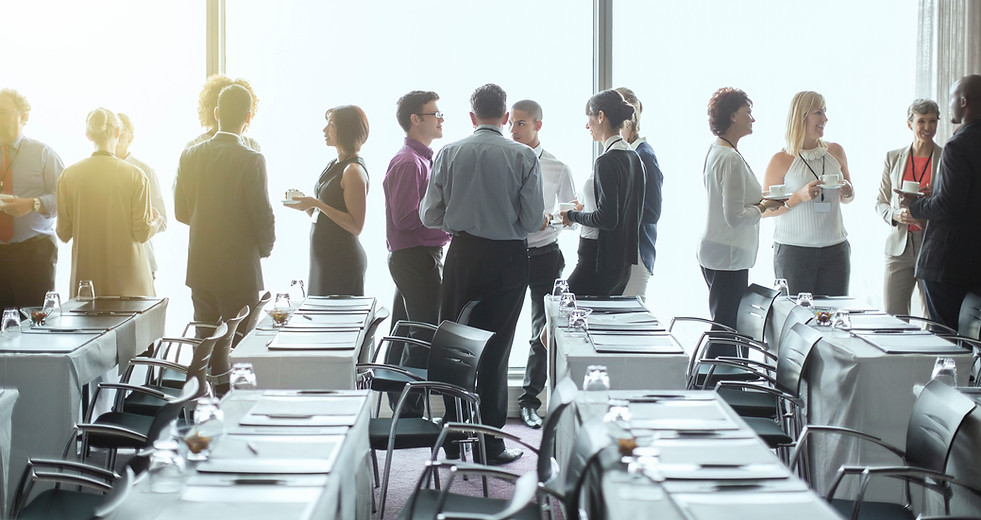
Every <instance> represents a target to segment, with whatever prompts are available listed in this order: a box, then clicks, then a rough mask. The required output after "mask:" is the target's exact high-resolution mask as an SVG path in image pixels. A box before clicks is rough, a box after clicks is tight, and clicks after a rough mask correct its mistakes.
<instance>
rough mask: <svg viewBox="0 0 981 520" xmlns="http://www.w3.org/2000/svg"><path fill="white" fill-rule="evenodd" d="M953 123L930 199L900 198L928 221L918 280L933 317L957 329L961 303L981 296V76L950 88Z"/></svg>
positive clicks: (928, 197) (951, 118) (927, 191)
mask: <svg viewBox="0 0 981 520" xmlns="http://www.w3.org/2000/svg"><path fill="white" fill-rule="evenodd" d="M950 120H951V122H953V123H954V124H962V125H963V126H961V127H960V128H958V129H957V131H956V132H954V136H953V137H951V139H950V140H949V141H947V144H946V145H945V146H944V151H943V155H942V156H941V160H940V168H939V170H938V172H937V178H936V181H935V182H934V185H933V186H932V193H931V190H930V187H928V188H927V189H926V190H924V191H925V193H926V196H925V197H922V198H916V197H914V196H908V195H904V196H902V199H901V202H900V204H901V205H904V206H908V207H909V212H910V215H912V216H913V218H915V219H918V220H926V221H928V222H927V227H926V230H925V231H924V232H923V246H922V249H921V250H920V256H919V257H918V258H917V262H916V277H917V278H919V279H922V280H923V282H924V285H925V286H926V300H927V307H928V308H929V310H930V316H931V317H932V318H934V319H936V320H938V321H940V322H941V323H943V324H944V325H947V326H948V327H951V328H954V329H956V328H957V319H958V315H959V313H960V307H961V302H962V301H963V300H964V296H965V295H966V294H967V293H968V292H969V291H973V292H981V268H979V267H978V265H979V262H981V260H979V259H981V204H979V203H978V201H981V75H977V74H975V75H971V76H965V77H963V78H961V79H960V80H958V81H957V82H956V83H954V85H953V86H952V87H951V88H950Z"/></svg>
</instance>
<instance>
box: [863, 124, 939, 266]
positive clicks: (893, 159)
mask: <svg viewBox="0 0 981 520" xmlns="http://www.w3.org/2000/svg"><path fill="white" fill-rule="evenodd" d="M942 152H943V148H942V147H940V145H938V144H936V143H934V145H933V160H932V161H930V181H931V183H933V184H936V182H937V181H936V179H937V165H938V164H940V154H941V153H942ZM908 162H909V147H908V146H906V147H904V148H898V149H896V150H892V151H891V152H889V153H887V154H886V165H885V168H883V170H882V181H881V182H880V183H879V197H878V198H876V200H875V211H876V212H877V213H878V214H879V216H880V217H882V220H885V221H886V224H889V226H890V227H891V229H890V230H889V235H887V236H886V250H885V253H886V254H887V255H889V256H899V255H902V254H903V252H904V251H906V232H907V227H908V226H907V225H906V224H900V223H899V222H896V221H895V220H893V219H892V215H893V213H894V212H896V211H899V196H898V195H896V194H895V193H893V191H892V189H893V188H899V187H901V186H902V185H903V172H904V171H905V170H906V164H907V163H908Z"/></svg>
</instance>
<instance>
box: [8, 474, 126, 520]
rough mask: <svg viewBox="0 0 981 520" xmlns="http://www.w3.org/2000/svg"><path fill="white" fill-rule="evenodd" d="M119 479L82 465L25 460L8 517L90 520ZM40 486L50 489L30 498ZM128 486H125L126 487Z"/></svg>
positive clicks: (17, 518) (35, 519) (19, 519)
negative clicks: (47, 485) (25, 463)
mask: <svg viewBox="0 0 981 520" xmlns="http://www.w3.org/2000/svg"><path fill="white" fill-rule="evenodd" d="M131 474H132V473H129V474H128V475H131ZM118 480H120V477H119V476H118V475H116V474H115V473H113V472H112V471H109V470H105V469H102V468H97V467H95V466H90V465H88V464H83V463H81V462H74V461H69V460H49V459H28V461H27V467H26V468H24V473H23V475H22V476H21V479H20V484H19V485H18V487H17V493H16V495H15V496H14V504H13V509H12V510H11V516H10V517H11V518H13V519H15V520H76V519H77V520H89V519H91V518H93V517H94V516H96V509H97V508H99V507H100V506H101V505H102V504H103V503H104V502H106V501H107V500H108V499H109V498H107V496H106V494H107V493H110V492H111V490H112V489H113V483H115V482H117V481H118ZM128 482H132V480H129V481H128ZM39 483H47V484H52V485H53V487H52V488H50V489H46V490H44V491H42V492H40V493H38V494H37V496H35V497H34V498H31V494H32V492H33V491H34V487H35V485H36V484H39ZM129 485H131V484H129V483H126V486H127V487H128V486H129Z"/></svg>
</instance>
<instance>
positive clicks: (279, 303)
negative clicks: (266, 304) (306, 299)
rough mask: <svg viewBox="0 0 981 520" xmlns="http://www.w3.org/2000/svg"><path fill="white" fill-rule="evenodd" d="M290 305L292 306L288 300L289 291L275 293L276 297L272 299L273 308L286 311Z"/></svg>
mask: <svg viewBox="0 0 981 520" xmlns="http://www.w3.org/2000/svg"><path fill="white" fill-rule="evenodd" d="M290 307H292V305H291V302H290V293H288V292H281V293H276V299H275V300H274V301H273V309H276V310H283V311H288V310H290Z"/></svg>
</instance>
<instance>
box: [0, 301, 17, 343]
mask: <svg viewBox="0 0 981 520" xmlns="http://www.w3.org/2000/svg"><path fill="white" fill-rule="evenodd" d="M0 334H3V336H5V337H13V336H17V335H19V334H20V311H19V310H17V309H14V308H7V309H4V310H3V319H2V321H0Z"/></svg>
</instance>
